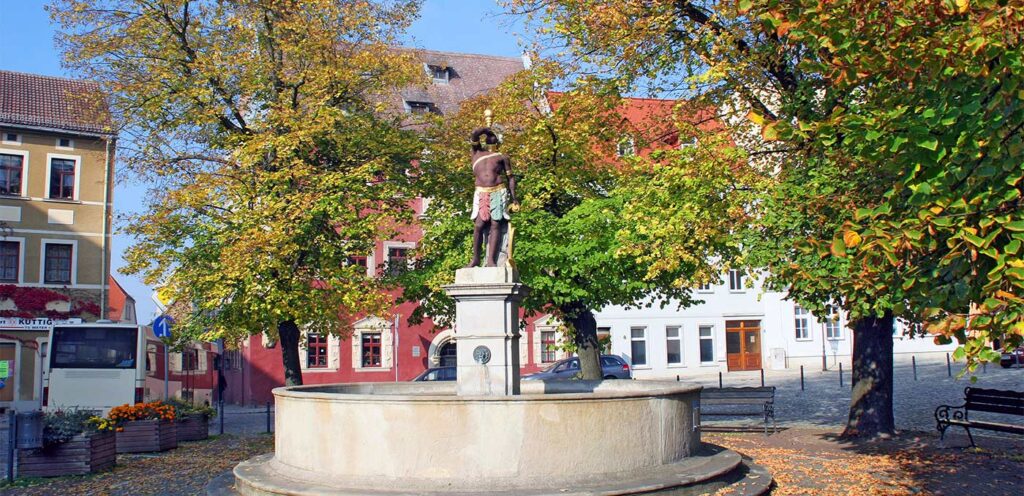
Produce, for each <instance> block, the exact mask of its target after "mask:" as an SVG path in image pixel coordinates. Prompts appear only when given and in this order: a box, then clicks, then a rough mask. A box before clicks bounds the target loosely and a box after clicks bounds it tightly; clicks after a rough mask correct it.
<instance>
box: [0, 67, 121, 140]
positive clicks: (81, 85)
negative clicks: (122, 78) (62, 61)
mask: <svg viewBox="0 0 1024 496" xmlns="http://www.w3.org/2000/svg"><path fill="white" fill-rule="evenodd" d="M0 125H9V126H15V127H17V126H30V127H42V128H50V129H59V130H64V131H69V132H79V133H87V134H104V135H107V134H113V131H112V130H111V129H110V112H109V110H108V108H107V104H106V100H105V98H104V97H103V93H102V92H101V91H100V87H99V85H98V84H96V83H94V82H91V81H81V80H76V79H66V78H59V77H52V76H40V75H36V74H25V73H22V72H12V71H2V70H0Z"/></svg>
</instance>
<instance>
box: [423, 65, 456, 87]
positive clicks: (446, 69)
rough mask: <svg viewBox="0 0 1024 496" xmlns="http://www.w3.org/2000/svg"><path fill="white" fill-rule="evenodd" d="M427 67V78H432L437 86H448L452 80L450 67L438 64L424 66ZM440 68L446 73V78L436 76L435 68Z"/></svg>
mask: <svg viewBox="0 0 1024 496" xmlns="http://www.w3.org/2000/svg"><path fill="white" fill-rule="evenodd" d="M423 65H424V66H426V70H427V76H428V77H430V79H431V81H433V82H434V83H437V84H448V83H449V82H451V80H452V70H451V68H450V67H445V66H440V65H437V64H423ZM435 67H436V68H438V69H440V70H442V71H444V78H443V79H442V78H439V77H435V76H434V68H435Z"/></svg>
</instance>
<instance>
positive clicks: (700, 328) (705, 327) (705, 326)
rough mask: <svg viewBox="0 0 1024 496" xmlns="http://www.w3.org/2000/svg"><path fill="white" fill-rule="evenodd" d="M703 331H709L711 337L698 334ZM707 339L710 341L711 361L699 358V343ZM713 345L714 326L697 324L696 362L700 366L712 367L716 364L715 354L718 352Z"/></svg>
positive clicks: (714, 344)
mask: <svg viewBox="0 0 1024 496" xmlns="http://www.w3.org/2000/svg"><path fill="white" fill-rule="evenodd" d="M704 329H710V330H711V335H710V336H708V337H704V336H701V334H700V332H701V331H702V330H704ZM705 339H709V340H711V360H704V359H702V358H701V357H700V345H701V341H703V340H705ZM716 344H717V343H715V324H697V360H698V361H700V364H701V365H713V364H715V363H716V358H715V354H716V353H717V352H718V346H716Z"/></svg>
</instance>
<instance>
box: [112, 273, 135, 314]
mask: <svg viewBox="0 0 1024 496" xmlns="http://www.w3.org/2000/svg"><path fill="white" fill-rule="evenodd" d="M107 282H108V283H109V284H110V291H109V292H108V293H107V318H108V319H110V320H113V321H114V322H119V321H122V320H126V319H125V318H126V317H129V316H127V315H125V314H124V307H125V306H127V303H128V302H129V301H132V302H134V301H135V298H132V296H131V295H130V294H128V292H127V291H125V290H124V288H123V287H121V283H119V282H117V279H114V276H108V278H107ZM132 317H134V316H132Z"/></svg>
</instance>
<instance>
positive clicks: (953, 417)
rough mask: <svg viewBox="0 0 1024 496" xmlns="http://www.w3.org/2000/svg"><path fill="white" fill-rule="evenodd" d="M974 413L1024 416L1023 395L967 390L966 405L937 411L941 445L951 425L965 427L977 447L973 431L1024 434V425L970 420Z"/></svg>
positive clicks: (1008, 392)
mask: <svg viewBox="0 0 1024 496" xmlns="http://www.w3.org/2000/svg"><path fill="white" fill-rule="evenodd" d="M971 412H987V413H1001V414H1004V415H1019V416H1022V417H1024V392H1022V391H1003V390H1000V389H981V388H976V387H967V388H965V389H964V404H963V405H960V406H951V405H942V406H940V407H938V408H936V409H935V423H936V427H937V428H938V429H939V433H940V434H941V435H940V436H939V442H942V441H943V440H944V439H945V437H946V429H949V428H950V427H952V426H959V427H963V428H964V430H965V431H967V438H968V439H970V440H971V446H974V436H972V435H971V429H972V428H974V429H987V430H990V431H999V432H1012V433H1015V434H1024V425H1019V424H1008V423H1002V422H992V421H989V420H971V419H970V413H971Z"/></svg>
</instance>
